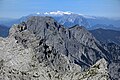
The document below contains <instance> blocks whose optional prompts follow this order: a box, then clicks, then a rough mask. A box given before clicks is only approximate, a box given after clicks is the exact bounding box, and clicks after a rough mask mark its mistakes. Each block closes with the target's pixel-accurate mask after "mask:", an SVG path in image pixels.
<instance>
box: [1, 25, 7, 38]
mask: <svg viewBox="0 0 120 80" xmlns="http://www.w3.org/2000/svg"><path fill="white" fill-rule="evenodd" d="M8 33H9V28H8V27H6V26H4V25H0V37H7V36H8Z"/></svg>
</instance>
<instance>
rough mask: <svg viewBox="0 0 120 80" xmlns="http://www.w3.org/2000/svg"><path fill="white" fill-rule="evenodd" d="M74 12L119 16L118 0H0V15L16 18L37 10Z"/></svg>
mask: <svg viewBox="0 0 120 80" xmlns="http://www.w3.org/2000/svg"><path fill="white" fill-rule="evenodd" d="M58 10H59V11H71V12H75V13H80V14H85V15H92V16H104V17H109V18H118V17H120V0H0V17H11V18H18V17H21V16H25V15H29V14H32V13H37V12H49V11H58Z"/></svg>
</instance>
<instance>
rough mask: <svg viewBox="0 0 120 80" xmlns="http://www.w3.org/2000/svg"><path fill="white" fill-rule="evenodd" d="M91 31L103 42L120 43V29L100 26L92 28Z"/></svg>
mask: <svg viewBox="0 0 120 80" xmlns="http://www.w3.org/2000/svg"><path fill="white" fill-rule="evenodd" d="M90 32H91V33H92V34H93V35H94V37H95V38H96V39H98V40H99V41H101V42H104V43H109V42H114V43H117V44H119V45H120V31H116V30H110V29H102V28H99V29H95V30H90Z"/></svg>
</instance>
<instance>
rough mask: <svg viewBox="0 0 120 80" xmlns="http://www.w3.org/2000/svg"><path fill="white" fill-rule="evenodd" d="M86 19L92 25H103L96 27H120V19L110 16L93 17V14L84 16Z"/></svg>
mask: <svg viewBox="0 0 120 80" xmlns="http://www.w3.org/2000/svg"><path fill="white" fill-rule="evenodd" d="M86 19H87V21H88V23H89V24H90V25H91V26H92V27H95V26H96V25H104V27H103V26H101V27H100V26H99V27H98V28H107V29H111V28H112V29H114V28H120V19H112V18H111V19H110V18H105V17H94V16H92V17H90V18H89V17H88V18H87V17H86ZM96 27H97V26H96ZM98 28H97V29H98Z"/></svg>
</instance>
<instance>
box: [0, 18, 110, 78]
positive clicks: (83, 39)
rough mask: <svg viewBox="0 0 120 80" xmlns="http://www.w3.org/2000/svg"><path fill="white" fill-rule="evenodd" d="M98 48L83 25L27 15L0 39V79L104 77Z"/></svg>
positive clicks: (101, 52)
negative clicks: (67, 26)
mask: <svg viewBox="0 0 120 80" xmlns="http://www.w3.org/2000/svg"><path fill="white" fill-rule="evenodd" d="M100 47H101V44H100V43H99V42H98V41H97V40H96V39H95V38H94V37H93V36H92V35H91V34H90V33H89V32H88V31H87V30H85V29H84V28H83V27H79V26H74V27H72V28H64V27H63V26H61V25H60V24H58V23H57V22H56V21H55V20H54V19H52V18H51V17H31V18H30V19H29V20H28V21H27V22H23V23H21V24H19V25H14V26H13V27H12V28H11V29H10V32H9V37H7V38H0V80H108V79H109V75H108V73H107V62H106V60H107V61H109V58H108V56H107V55H106V54H105V53H104V52H103V51H104V49H101V48H100ZM101 58H103V59H101ZM99 59H100V60H99ZM105 59H106V60H105ZM96 61H97V62H96ZM95 63H96V64H95ZM93 64H94V65H93ZM92 65H93V66H92ZM89 67H90V69H87V70H85V69H86V68H89ZM83 70H85V71H83Z"/></svg>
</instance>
